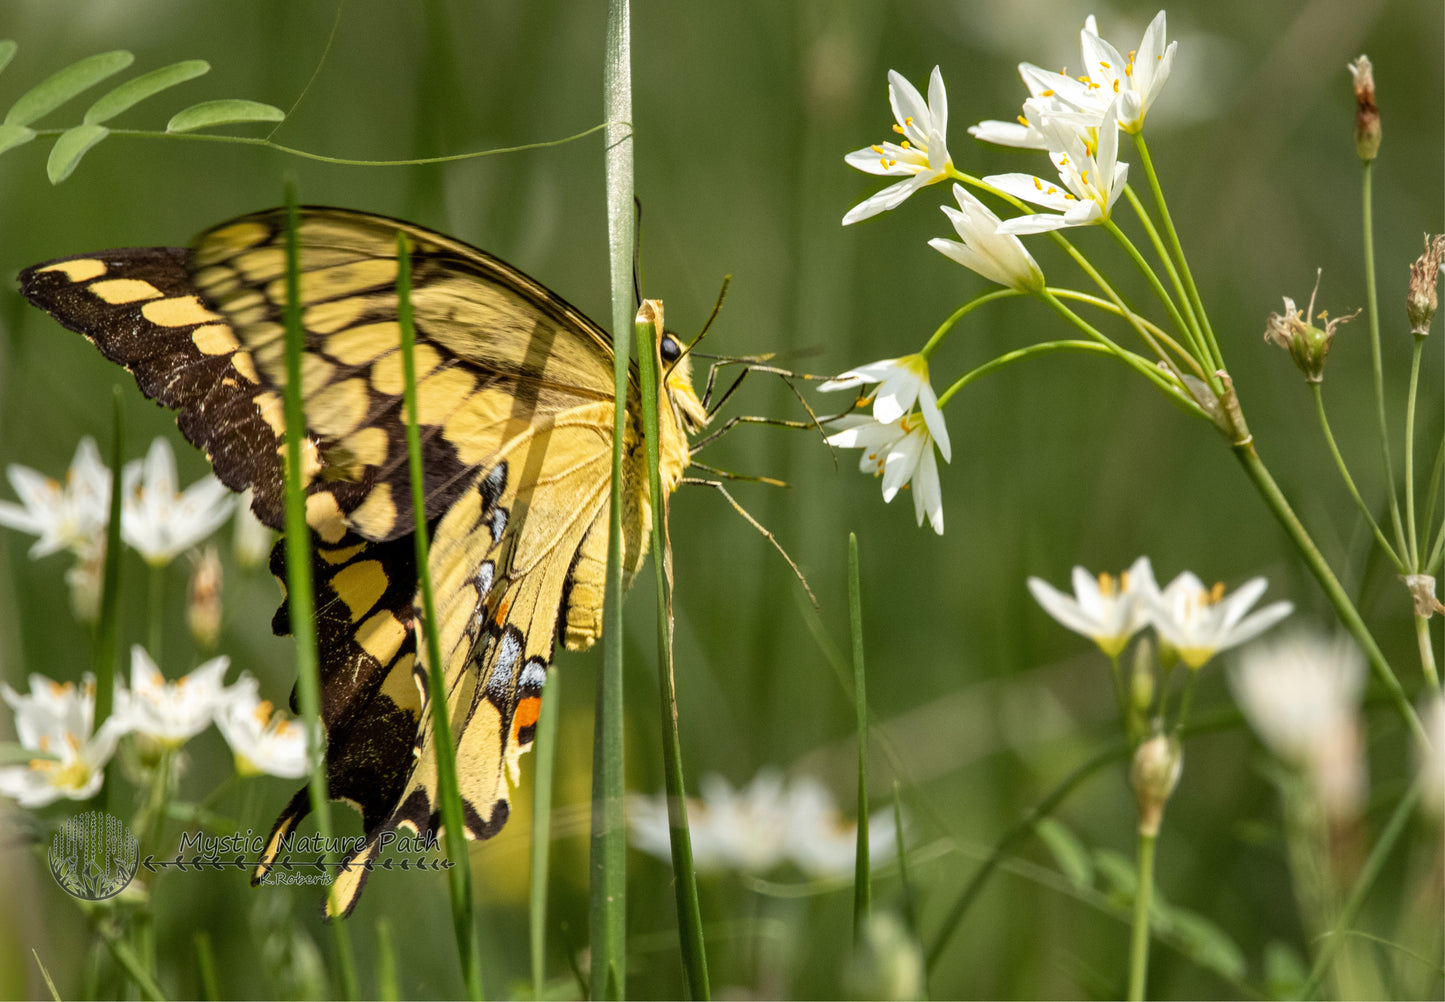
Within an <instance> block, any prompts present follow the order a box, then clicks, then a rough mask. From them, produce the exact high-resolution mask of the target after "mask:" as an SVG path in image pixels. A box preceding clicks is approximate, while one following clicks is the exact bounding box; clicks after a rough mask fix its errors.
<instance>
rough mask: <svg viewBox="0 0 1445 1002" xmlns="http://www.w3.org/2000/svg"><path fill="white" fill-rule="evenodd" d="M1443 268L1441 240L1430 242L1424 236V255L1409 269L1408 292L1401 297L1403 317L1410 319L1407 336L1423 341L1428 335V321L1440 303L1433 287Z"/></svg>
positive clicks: (1444, 256) (1444, 245) (1444, 243)
mask: <svg viewBox="0 0 1445 1002" xmlns="http://www.w3.org/2000/svg"><path fill="white" fill-rule="evenodd" d="M1442 264H1445V237H1440V236H1437V237H1435V238H1434V239H1431V237H1430V235H1429V234H1428V233H1427V234H1425V253H1423V254H1421V255H1420V256H1419V257H1418V258H1416V259H1415V263H1414V264H1412V265H1410V291H1409V292H1408V293H1406V294H1405V314H1406V315H1407V316H1408V317H1409V318H1410V333H1412V334H1414V335H1415V336H1416V337H1424V336H1425V335H1427V334H1429V333H1430V321H1431V320H1433V319H1434V317H1435V308H1436V307H1437V306H1438V305H1439V303H1440V301H1439V299H1438V298H1437V297H1436V292H1435V287H1436V286H1437V285H1438V284H1439V283H1440V266H1441V265H1442Z"/></svg>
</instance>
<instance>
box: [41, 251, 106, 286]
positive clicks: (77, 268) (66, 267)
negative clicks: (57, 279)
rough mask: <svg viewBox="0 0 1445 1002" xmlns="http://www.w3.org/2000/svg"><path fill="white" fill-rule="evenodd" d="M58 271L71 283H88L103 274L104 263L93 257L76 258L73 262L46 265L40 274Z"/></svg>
mask: <svg viewBox="0 0 1445 1002" xmlns="http://www.w3.org/2000/svg"><path fill="white" fill-rule="evenodd" d="M47 271H58V272H60V273H61V274H62V275H64V276H65V277H66V278H68V279H70V280H71V281H72V282H89V281H90V280H91V279H92V278H99V277H100V276H101V275H104V274H105V262H104V261H98V260H96V259H95V258H93V257H82V258H76V259H75V260H74V261H57V262H56V263H55V264H47V265H46V266H45V267H44V268H41V269H40V273H44V272H47Z"/></svg>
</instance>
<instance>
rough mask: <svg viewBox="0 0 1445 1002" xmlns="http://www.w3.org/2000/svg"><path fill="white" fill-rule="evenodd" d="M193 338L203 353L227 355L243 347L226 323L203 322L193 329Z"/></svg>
mask: <svg viewBox="0 0 1445 1002" xmlns="http://www.w3.org/2000/svg"><path fill="white" fill-rule="evenodd" d="M191 340H192V341H194V342H195V345H196V348H197V349H198V350H199V351H200V353H201V354H202V355H226V354H229V353H231V352H233V351H235V350H236V349H237V348H239V347H241V342H240V341H237V340H236V335H235V332H233V331H232V330H231V328H230V327H229V326H228V325H226V324H202V325H201V326H200V327H197V328H196V329H195V330H193V331H191ZM248 361H249V360H248Z"/></svg>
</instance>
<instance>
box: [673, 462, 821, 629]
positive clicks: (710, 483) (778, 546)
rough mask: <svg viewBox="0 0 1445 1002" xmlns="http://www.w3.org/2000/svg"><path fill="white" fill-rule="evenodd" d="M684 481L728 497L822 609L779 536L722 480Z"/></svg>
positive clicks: (734, 508)
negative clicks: (735, 495) (743, 503)
mask: <svg viewBox="0 0 1445 1002" xmlns="http://www.w3.org/2000/svg"><path fill="white" fill-rule="evenodd" d="M682 483H684V484H694V485H696V486H698V487H712V488H714V489H715V490H717V491H718V492H719V493H721V494H722V496H723V497H725V498H727V501H728V504H730V505H732V506H733V510H734V511H736V512H737V513H738V514H739V515H741V516H742V517H743V518H744V519H746V520H747V523H748V524H749V525H751V526H752V527H753V528H754V529H756V530H758V532H760V533H762V534H763V538H764V539H766V540H767V541H768V542H770V543H772V544H773V549H775V550H777V551H778V553H779V554H781V555H782V558H783V559H784V560H786V561H787V562H788V566H789V567H791V568H792V569H793V574H794V576H795V577H797V579H798V582H799V583H800V584H801V585H802V586H803V591H805V592H807V594H808V600H809V601H810V602H812V603H813V608H814V609H818V610H820V611H821V610H822V606H820V605H819V604H818V596H816V595H814V594H813V589H812V588H810V587H808V579H807V578H805V577H804V576H803V572H802V571H800V570H799V569H798V565H797V564H796V563H794V562H793V558H792V557H790V556H788V551H787V550H785V549H783V544H782V543H780V542H778V538H777V537H776V536H774V535H773V534H772V533H771V532H769V531H768V530H767V529H766V528H764V527H763V524H762V523H761V522H759V521H758V520H757V519H755V518H753V517H752V516H751V515H749V514H748V510H747V509H746V508H744V507H743V506H742V505H740V504H738V501H737V498H735V497H733V496H732V495H731V494H729V493H728V489H727V488H726V487H724V486H723V484H722V481H720V480H701V479H698V478H694V477H683V478H682Z"/></svg>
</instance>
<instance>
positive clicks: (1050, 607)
mask: <svg viewBox="0 0 1445 1002" xmlns="http://www.w3.org/2000/svg"><path fill="white" fill-rule="evenodd" d="M1073 584H1074V594H1073V595H1067V594H1065V593H1064V592H1061V591H1059V590H1058V589H1057V588H1055V587H1054V586H1053V585H1051V584H1049V583H1048V582H1047V581H1044V580H1042V579H1040V578H1029V579H1028V586H1029V591H1030V592H1031V593H1033V596H1034V598H1035V599H1036V600H1037V601H1038V603H1039V605H1041V606H1043V607H1044V611H1045V612H1047V613H1048V614H1049V615H1050V616H1052V617H1054V619H1056V620H1058V621H1059V622H1060V623H1062V624H1063V625H1064V626H1066V627H1068V628H1069V629H1071V630H1073V631H1074V632H1075V633H1078V634H1082V635H1083V636H1086V637H1088V638H1089V639H1090V640H1092V641H1094V643H1096V644H1098V645H1099V649H1100V650H1102V651H1103V652H1104V653H1105V654H1107V655H1108V656H1109V657H1111V658H1116V657H1118V656H1119V655H1120V654H1121V653H1122V652H1123V650H1124V648H1125V647H1126V646H1128V643H1129V640H1130V638H1132V637H1133V636H1134V634H1136V633H1138V632H1139V631H1140V630H1142V629H1144V628H1145V627H1146V626H1152V627H1154V632H1155V634H1156V635H1157V636H1158V638H1159V644H1160V648H1161V654H1166V653H1167V652H1170V651H1172V652H1173V654H1174V655H1176V656H1177V657H1178V659H1179V660H1180V661H1182V662H1183V663H1184V664H1185V665H1187V666H1188V667H1190V668H1202V667H1204V665H1205V664H1207V663H1208V662H1209V660H1210V659H1211V658H1213V657H1214V655H1216V654H1218V653H1219V652H1220V651H1225V650H1228V649H1230V648H1231V647H1237V646H1239V645H1240V644H1243V643H1245V642H1246V641H1249V640H1253V639H1254V638H1255V637H1257V636H1259V635H1260V634H1261V633H1263V632H1264V631H1265V630H1267V629H1269V628H1270V627H1271V626H1273V625H1275V624H1276V623H1278V622H1279V621H1280V620H1281V619H1284V618H1285V617H1286V616H1288V615H1289V614H1290V613H1291V612H1293V611H1294V606H1293V605H1291V604H1290V603H1288V602H1275V603H1272V604H1271V605H1267V606H1265V607H1264V608H1263V609H1257V610H1255V611H1254V612H1253V613H1249V609H1250V607H1251V606H1253V605H1254V603H1255V602H1257V601H1259V598H1260V596H1261V595H1263V594H1264V590H1265V589H1266V588H1267V587H1269V583H1268V582H1267V581H1265V579H1264V578H1253V579H1251V580H1249V581H1246V582H1245V583H1244V584H1243V585H1241V586H1240V587H1239V588H1237V589H1235V591H1234V592H1233V593H1231V594H1229V595H1228V596H1226V595H1225V592H1224V585H1222V584H1216V585H1215V586H1214V587H1213V588H1206V587H1205V586H1204V584H1203V582H1201V581H1200V580H1199V578H1198V577H1196V576H1195V575H1194V574H1193V573H1191V572H1190V571H1185V572H1184V573H1182V574H1180V575H1179V576H1178V577H1176V578H1175V579H1174V580H1173V581H1170V582H1169V584H1168V585H1166V586H1165V587H1163V588H1160V587H1159V585H1158V584H1157V583H1156V582H1155V580H1154V568H1153V567H1152V566H1151V565H1150V563H1149V558H1148V557H1140V558H1139V559H1138V560H1136V561H1134V563H1133V564H1132V565H1131V566H1130V567H1129V569H1128V570H1127V571H1124V572H1123V573H1122V574H1120V575H1119V576H1118V577H1117V578H1116V577H1114V576H1112V575H1109V574H1100V575H1098V576H1097V577H1095V576H1094V575H1092V574H1090V573H1089V572H1088V571H1086V570H1085V569H1084V568H1082V567H1075V568H1074V572H1073ZM1246 613H1249V614H1248V615H1246Z"/></svg>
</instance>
